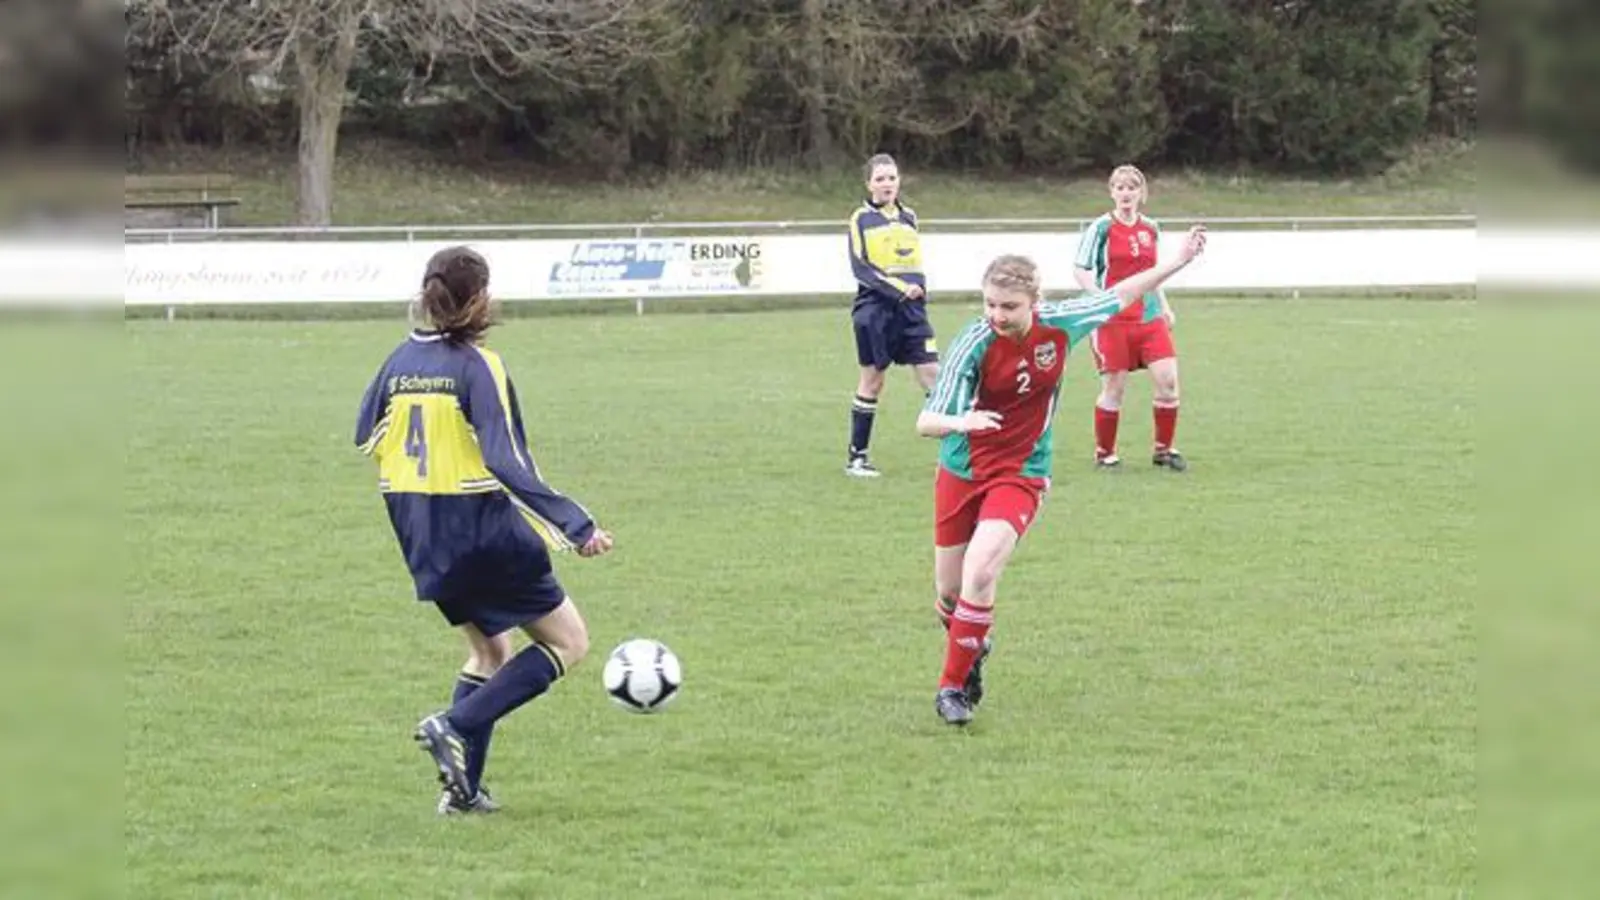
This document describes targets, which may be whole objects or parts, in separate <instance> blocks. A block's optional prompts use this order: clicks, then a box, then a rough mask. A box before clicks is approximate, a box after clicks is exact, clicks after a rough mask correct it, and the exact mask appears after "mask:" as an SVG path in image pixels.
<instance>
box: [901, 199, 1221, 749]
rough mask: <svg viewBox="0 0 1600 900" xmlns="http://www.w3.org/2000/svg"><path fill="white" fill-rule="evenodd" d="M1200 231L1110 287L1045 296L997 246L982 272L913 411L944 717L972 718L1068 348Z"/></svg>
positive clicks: (1038, 483)
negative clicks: (927, 459) (927, 501)
mask: <svg viewBox="0 0 1600 900" xmlns="http://www.w3.org/2000/svg"><path fill="white" fill-rule="evenodd" d="M1205 240H1206V234H1205V229H1204V227H1202V226H1196V227H1195V228H1194V229H1193V230H1191V231H1190V232H1189V238H1188V240H1187V241H1186V242H1185V243H1184V246H1183V250H1182V251H1181V252H1180V253H1179V254H1178V256H1177V257H1176V258H1175V259H1173V260H1171V261H1169V262H1166V263H1163V264H1161V265H1159V266H1157V267H1155V268H1153V269H1147V270H1145V271H1144V272H1140V273H1139V274H1137V275H1134V276H1132V277H1130V278H1127V279H1125V280H1124V281H1122V282H1121V283H1120V284H1118V285H1116V287H1114V288H1112V289H1111V290H1105V291H1095V292H1092V293H1088V294H1084V295H1082V296H1080V297H1077V298H1074V299H1071V300H1064V301H1059V302H1053V303H1046V302H1041V300H1040V294H1039V270H1038V267H1037V266H1036V265H1035V264H1034V263H1033V261H1032V260H1030V259H1028V258H1027V257H1023V256H1002V257H999V258H998V259H996V260H995V261H994V262H992V263H990V264H989V268H988V270H987V271H985V272H984V276H983V305H984V315H983V317H981V318H979V319H978V320H976V321H974V322H973V323H972V324H970V325H968V326H967V327H966V328H965V329H963V330H962V331H961V333H960V334H959V335H958V336H957V337H956V339H955V340H954V341H952V342H951V344H950V346H949V349H948V351H947V352H946V355H945V360H944V364H943V367H942V368H941V370H940V373H939V380H938V381H937V382H936V383H935V384H934V388H933V392H932V393H931V394H929V395H928V401H927V403H926V404H925V405H924V406H923V409H922V413H921V414H920V415H919V416H918V417H917V432H918V433H919V434H921V435H922V436H924V437H936V438H940V439H941V444H940V447H939V468H938V473H937V476H936V479H935V484H934V551H933V552H934V586H935V588H936V589H937V591H938V594H939V613H940V618H941V619H943V620H944V622H945V625H946V628H947V636H946V641H945V660H944V668H943V671H942V672H941V674H940V678H939V691H938V694H937V695H936V697H935V700H934V709H935V710H936V711H937V712H938V714H939V717H940V718H942V719H943V720H944V721H945V722H947V723H949V724H951V725H965V724H967V723H968V722H970V721H971V720H972V710H973V707H974V706H975V705H976V703H977V701H978V700H979V699H980V698H981V696H982V692H983V679H982V666H981V663H982V659H983V658H984V657H985V656H986V655H987V654H988V647H989V643H988V638H989V628H990V625H991V624H992V623H993V622H994V596H995V584H996V582H997V581H998V580H999V578H1000V573H1001V571H1002V570H1003V569H1004V568H1005V565H1006V561H1007V560H1009V559H1010V558H1011V553H1012V551H1013V550H1015V549H1016V546H1017V541H1019V540H1020V539H1021V537H1022V535H1023V534H1025V533H1026V532H1027V530H1028V527H1029V526H1030V525H1032V524H1033V521H1034V519H1035V517H1036V516H1037V514H1038V511H1039V504H1040V502H1041V500H1042V498H1043V496H1044V494H1045V492H1046V491H1047V490H1048V489H1049V487H1050V468H1051V458H1052V450H1051V426H1052V423H1053V419H1054V417H1055V409H1056V397H1057V393H1058V391H1059V388H1060V385H1061V374H1062V371H1063V370H1064V369H1065V368H1066V364H1067V356H1068V354H1069V353H1070V352H1071V350H1072V348H1073V347H1074V346H1075V345H1076V344H1077V343H1078V342H1079V341H1081V340H1082V339H1083V338H1084V337H1086V336H1088V335H1090V334H1091V333H1093V332H1094V331H1095V329H1097V328H1100V327H1101V326H1103V325H1105V323H1106V322H1108V321H1110V320H1111V319H1112V317H1114V316H1115V315H1116V314H1117V313H1118V312H1120V311H1122V310H1125V309H1127V308H1129V307H1130V306H1132V305H1134V304H1135V303H1138V302H1139V300H1140V298H1142V297H1143V296H1144V295H1145V294H1147V293H1149V292H1151V291H1154V290H1156V289H1157V288H1159V287H1160V286H1161V284H1162V283H1163V282H1165V281H1166V280H1167V279H1168V278H1170V277H1172V275H1173V274H1174V273H1176V272H1177V271H1178V270H1180V269H1182V268H1183V267H1184V266H1187V265H1188V264H1189V263H1190V262H1191V261H1192V260H1193V259H1194V258H1195V257H1196V256H1198V255H1199V254H1200V251H1201V250H1203V249H1204V248H1205ZM1146 315H1159V312H1158V311H1157V310H1154V309H1147V310H1146Z"/></svg>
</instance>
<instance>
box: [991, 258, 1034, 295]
mask: <svg viewBox="0 0 1600 900" xmlns="http://www.w3.org/2000/svg"><path fill="white" fill-rule="evenodd" d="M983 283H984V284H985V285H991V284H992V285H994V286H995V287H997V288H999V289H1000V290H1002V291H1012V292H1017V293H1023V294H1027V295H1028V296H1030V297H1032V298H1034V299H1035V300H1037V299H1039V288H1040V285H1039V265H1038V264H1037V263H1035V262H1034V261H1033V260H1032V259H1029V258H1028V257H1026V256H1020V255H1018V254H1015V253H1007V254H1005V255H1004V256H997V257H995V258H994V261H993V262H991V263H989V268H987V269H984V270H983Z"/></svg>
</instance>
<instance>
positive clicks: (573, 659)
mask: <svg viewBox="0 0 1600 900" xmlns="http://www.w3.org/2000/svg"><path fill="white" fill-rule="evenodd" d="M554 649H555V651H556V652H557V653H559V654H561V663H562V665H564V666H566V668H567V671H569V672H570V671H572V670H573V669H575V668H577V667H578V664H579V663H581V662H583V660H584V657H586V656H588V655H589V629H587V628H583V627H579V628H578V629H576V630H575V631H573V632H571V633H569V634H564V635H562V636H561V640H560V641H558V642H556V645H555V648H554Z"/></svg>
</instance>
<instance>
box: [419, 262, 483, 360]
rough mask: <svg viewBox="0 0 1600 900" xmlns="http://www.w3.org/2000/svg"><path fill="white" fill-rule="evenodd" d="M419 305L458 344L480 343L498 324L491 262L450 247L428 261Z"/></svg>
mask: <svg viewBox="0 0 1600 900" xmlns="http://www.w3.org/2000/svg"><path fill="white" fill-rule="evenodd" d="M417 305H418V307H419V308H420V309H421V311H422V314H423V315H424V316H425V317H426V318H427V320H428V322H429V323H431V324H432V325H433V327H434V328H437V329H438V330H439V332H440V333H441V334H443V335H444V337H445V340H447V341H451V342H454V343H469V344H470V343H477V342H478V341H479V340H481V339H482V338H483V335H484V334H485V333H486V332H487V331H488V330H489V328H490V327H491V326H493V325H494V318H493V315H492V312H491V310H490V308H489V263H488V262H487V261H486V260H484V258H483V257H482V256H481V255H479V254H478V253H477V251H475V250H472V249H470V248H468V247H446V248H445V249H443V250H440V251H439V252H438V253H435V254H434V255H433V256H432V257H430V258H429V259H428V268H427V271H426V272H424V273H423V276H422V294H421V296H419V297H418V298H417Z"/></svg>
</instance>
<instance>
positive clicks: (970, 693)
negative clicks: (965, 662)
mask: <svg viewBox="0 0 1600 900" xmlns="http://www.w3.org/2000/svg"><path fill="white" fill-rule="evenodd" d="M992 650H994V639H993V638H991V637H989V636H988V635H984V638H983V649H982V650H980V651H979V652H978V658H977V659H976V660H974V661H973V663H972V671H970V672H968V673H967V681H966V683H965V684H964V685H962V689H963V690H965V691H966V692H967V703H968V705H970V706H971V707H972V708H973V709H977V708H978V704H979V703H982V702H983V661H984V660H986V659H988V658H989V653H990V651H992Z"/></svg>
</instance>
